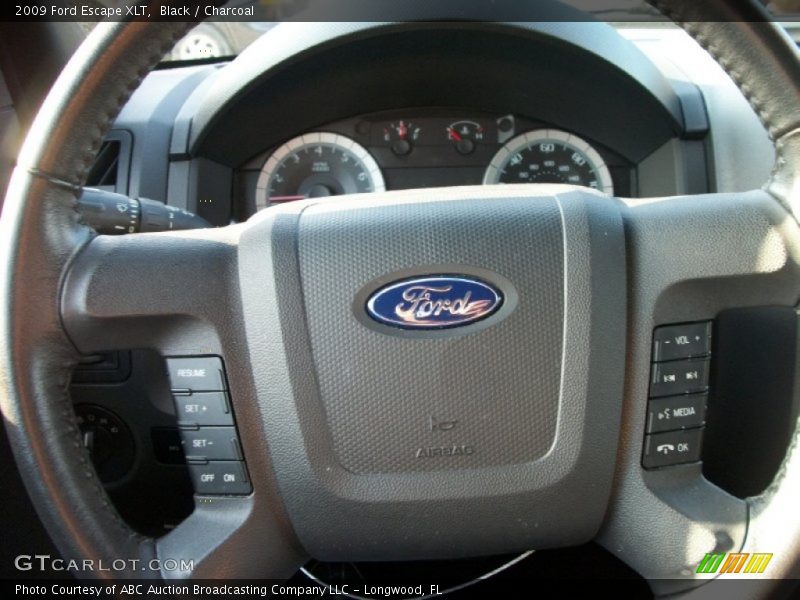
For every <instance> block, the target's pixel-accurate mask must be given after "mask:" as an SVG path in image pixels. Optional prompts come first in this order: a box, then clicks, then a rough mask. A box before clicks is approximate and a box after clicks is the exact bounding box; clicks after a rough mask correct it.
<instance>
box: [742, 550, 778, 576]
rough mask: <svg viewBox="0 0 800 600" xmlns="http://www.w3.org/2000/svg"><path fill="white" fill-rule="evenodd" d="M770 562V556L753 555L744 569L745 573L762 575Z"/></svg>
mask: <svg viewBox="0 0 800 600" xmlns="http://www.w3.org/2000/svg"><path fill="white" fill-rule="evenodd" d="M771 560H772V554H753V556H752V557H751V558H750V562H748V563H747V566H746V567H745V568H744V572H745V573H763V572H764V569H766V568H767V565H768V564H769V561H771Z"/></svg>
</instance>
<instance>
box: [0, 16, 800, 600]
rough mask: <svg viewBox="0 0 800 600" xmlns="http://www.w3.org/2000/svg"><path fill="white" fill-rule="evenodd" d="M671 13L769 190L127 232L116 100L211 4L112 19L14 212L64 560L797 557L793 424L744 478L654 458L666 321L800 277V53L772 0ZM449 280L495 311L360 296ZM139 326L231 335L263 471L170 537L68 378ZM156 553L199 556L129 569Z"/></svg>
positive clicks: (548, 196)
mask: <svg viewBox="0 0 800 600" xmlns="http://www.w3.org/2000/svg"><path fill="white" fill-rule="evenodd" d="M657 7H658V8H660V9H661V10H662V11H663V12H664V13H665V14H666V15H668V16H669V17H670V18H671V19H672V20H674V21H676V22H680V23H681V24H682V25H683V27H684V28H685V29H686V30H687V31H688V32H689V33H690V34H691V35H692V36H694V37H695V38H696V39H697V41H698V42H699V43H700V44H701V45H703V46H704V47H705V48H706V49H707V50H708V51H709V52H710V53H711V54H712V55H713V56H714V57H715V58H716V60H717V61H718V62H719V63H720V64H721V65H722V66H723V67H724V68H725V69H726V70H727V71H728V73H729V74H730V75H731V77H732V78H733V79H734V81H735V82H736V83H737V84H738V85H739V87H740V89H741V90H742V92H743V94H744V95H745V96H746V97H747V98H748V100H749V101H750V103H751V105H752V106H753V108H754V109H755V111H756V112H757V113H758V115H759V116H760V118H761V119H762V121H763V123H764V125H765V126H766V128H767V129H768V131H769V133H770V136H771V138H772V139H773V140H774V143H775V148H776V151H777V160H776V163H775V168H774V171H773V173H772V176H771V178H770V180H769V181H768V182H767V183H766V185H765V186H764V188H763V189H761V190H754V191H750V192H746V193H725V194H706V195H698V196H689V197H673V198H662V199H657V200H652V199H650V200H647V201H635V200H630V201H626V200H620V199H614V198H607V197H605V196H603V195H602V194H599V193H597V192H594V191H592V190H588V189H584V188H577V187H569V186H547V185H542V186H537V185H529V186H487V187H479V188H446V189H436V190H419V191H409V192H393V193H386V194H376V195H374V197H373V198H369V199H365V197H363V196H362V197H359V198H358V200H357V201H356V200H353V199H350V198H347V197H345V198H342V199H336V200H325V201H324V202H317V201H315V200H308V201H303V202H296V203H290V204H287V205H283V206H280V207H275V208H272V209H270V210H267V211H263V212H261V213H259V214H258V215H257V216H256V217H254V218H253V219H251V220H250V221H248V222H247V223H244V224H240V225H233V226H229V227H224V228H220V229H212V230H202V231H192V232H181V233H178V232H170V233H163V234H140V235H130V236H121V237H105V236H96V235H95V234H94V233H93V232H92V231H91V230H89V229H88V228H87V227H86V226H84V225H82V224H81V223H80V220H79V215H78V214H77V212H76V198H77V196H78V195H79V193H80V190H81V186H82V184H83V182H84V181H85V177H86V174H87V170H88V168H89V166H90V165H91V164H92V161H93V159H94V156H95V154H96V152H97V150H98V148H99V146H100V144H101V142H102V140H103V137H104V134H105V132H106V131H107V130H108V128H109V127H110V125H111V123H112V122H113V121H114V119H115V117H116V115H117V114H118V112H119V111H120V109H121V107H122V106H123V104H124V103H125V101H126V100H127V98H128V97H129V96H130V94H131V93H132V91H133V90H134V89H136V87H137V86H138V84H139V83H140V82H141V80H142V79H143V78H144V77H145V75H146V74H147V73H148V72H149V71H150V70H151V69H152V68H153V67H154V66H155V65H156V64H157V63H158V62H159V60H160V59H161V57H162V56H163V55H164V54H165V53H166V52H167V51H168V50H169V49H170V48H171V47H172V46H173V45H174V43H175V42H176V40H177V39H179V38H180V37H181V36H182V35H183V34H184V33H185V32H186V30H187V28H188V27H189V25H190V24H185V23H184V24H179V23H148V24H143V23H136V22H130V23H115V24H110V23H104V24H101V25H98V26H97V28H96V29H95V30H94V31H93V33H92V34H91V35H90V36H89V37H88V39H87V40H86V42H85V43H84V44H83V45H82V46H81V48H80V49H79V50H78V51H77V53H76V54H75V56H74V57H73V58H72V60H71V61H70V63H69V65H68V66H67V67H66V69H65V70H64V72H63V74H62V75H61V77H60V79H59V80H58V82H57V84H56V85H55V86H54V88H53V90H52V92H51V94H50V95H49V97H48V98H47V100H46V102H45V104H44V106H43V107H42V109H41V111H40V113H39V115H38V117H37V119H36V121H35V123H34V125H33V127H32V129H31V131H30V134H29V135H28V138H27V140H26V143H25V145H24V148H23V150H22V152H21V154H20V157H19V164H18V166H17V168H16V170H15V172H14V175H13V179H12V181H11V184H10V188H9V191H8V196H7V198H6V202H5V210H4V213H3V217H2V222H1V223H0V245H1V246H0V261H2V278H0V298H2V299H3V304H2V311H1V312H0V339H1V340H2V343H0V359H1V360H2V363H1V365H2V366H1V367H0V369H1V370H0V395H1V397H2V411H3V415H4V418H5V423H6V428H7V430H8V433H9V436H10V439H11V443H12V446H13V450H14V453H15V457H16V460H17V463H18V465H19V468H20V471H21V473H22V474H23V476H24V479H25V482H26V485H27V487H28V492H29V494H30V497H31V499H32V502H33V503H34V505H35V507H36V509H37V511H38V513H39V516H40V517H41V519H42V521H43V522H44V524H45V525H46V527H47V529H48V531H49V533H50V535H51V536H52V538H53V540H54V541H55V543H56V544H57V546H58V548H59V550H60V551H61V552H62V553H63V555H64V557H66V558H70V559H76V560H83V559H95V560H97V559H102V560H104V561H105V562H106V563H111V562H112V561H114V560H115V559H120V558H122V559H129V560H133V559H136V560H139V561H141V562H139V563H133V562H129V563H126V567H125V568H124V569H120V570H116V571H113V572H100V573H96V575H99V576H113V577H119V578H124V577H129V578H142V577H157V578H164V579H176V578H181V579H186V578H218V577H226V578H285V577H288V576H290V575H292V574H293V573H294V572H295V571H296V569H297V568H298V567H299V566H300V565H302V564H303V562H304V561H305V560H306V559H307V557H308V556H310V555H313V556H314V557H316V558H320V559H323V560H325V559H333V560H359V559H386V560H389V559H407V558H416V559H420V558H441V557H455V556H466V555H480V554H490V553H500V552H510V551H514V550H526V549H529V548H533V547H556V546H565V545H571V544H579V543H583V542H586V541H589V540H592V539H597V540H598V541H599V542H600V543H602V544H603V545H605V546H606V547H607V548H608V549H609V550H610V551H611V552H613V553H615V554H616V555H618V556H619V557H620V558H622V559H623V560H625V561H626V562H627V563H628V564H630V565H631V566H632V567H634V568H635V569H636V570H637V571H639V573H641V574H642V575H643V576H644V577H646V578H647V579H648V580H649V581H650V583H651V586H652V587H653V589H654V590H655V591H656V592H657V593H667V592H686V593H687V594H691V593H693V592H692V591H691V590H693V589H694V592H697V591H702V590H709V589H713V586H714V585H716V582H711V583H708V584H706V585H705V586H703V587H697V585H698V583H701V582H700V581H698V579H697V578H698V577H701V576H699V575H696V573H695V570H696V566H697V565H698V563H699V562H700V561H701V560H702V558H703V556H704V555H705V553H708V552H729V551H733V552H736V551H742V552H748V553H759V552H764V553H772V554H773V559H772V561H771V563H770V565H769V578H765V579H761V580H758V581H754V582H752V584H753V587H752V588H748V591H749V593H752V594H753V595H754V596H765V595H767V594H769V593H771V592H772V591H774V589H775V586H776V585H777V582H778V580H780V579H781V578H788V577H791V576H792V575H796V574H797V571H796V568H797V564H798V561H799V560H800V512H798V511H797V499H798V498H800V453H798V451H797V448H796V444H797V439H798V437H797V434H795V436H794V438H793V442H792V444H791V447H790V448H788V451H787V455H786V458H785V460H784V462H783V465H782V467H781V469H780V471H779V473H778V474H777V476H776V477H775V480H774V482H773V483H772V485H771V486H769V488H768V489H767V490H766V491H765V492H764V493H763V494H762V495H760V496H758V497H755V498H749V499H747V500H746V501H745V500H739V499H737V498H734V497H732V496H729V495H728V494H726V493H725V492H723V491H722V490H720V489H719V488H717V487H716V486H714V485H712V484H710V483H709V482H708V481H706V480H705V479H704V478H703V476H702V473H701V468H700V466H699V464H698V463H692V464H685V465H680V466H673V467H669V468H663V469H655V470H645V469H643V467H642V463H641V460H642V444H643V439H644V435H645V432H644V427H645V421H646V419H645V412H646V399H647V396H648V383H649V374H650V348H651V342H652V332H653V328H654V326H656V325H658V324H662V323H676V322H684V321H700V320H703V319H712V318H713V317H714V315H715V314H716V313H717V312H718V311H719V310H721V309H723V308H727V307H729V306H730V304H731V303H732V302H735V305H736V306H758V305H763V304H776V303H777V304H783V305H786V306H794V305H795V304H796V302H797V300H798V298H800V227H798V223H797V215H798V213H797V210H798V206H800V204H799V203H800V198H799V197H798V191H797V188H798V182H800V173H799V172H798V168H800V142H799V141H798V138H799V137H800V136H798V132H800V101H798V98H800V61H798V56H797V51H796V49H795V47H794V44H793V43H792V41H791V40H790V39H789V38H788V37H787V36H786V35H785V34H784V33H783V32H782V30H781V29H780V28H779V27H777V26H776V25H774V24H772V23H769V22H766V21H767V20H768V19H767V16H766V14H765V13H764V12H763V10H762V9H761V8H760V7H759V6H758V5H757V3H755V2H750V3H747V2H739V3H729V2H725V1H723V0H703V1H702V2H701V1H698V2H685V3H684V2H674V1H667V0H663V1H660V2H658V3H657ZM455 274H458V275H459V276H462V277H465V278H467V279H468V280H469V281H468V283H469V282H471V285H472V286H473V287H471V288H469V291H470V292H471V293H472V292H474V293H475V294H477V293H478V291H477V288H475V285H476V283H475V282H483V284H485V285H486V286H487V287H488V288H491V289H492V290H494V292H496V293H497V298H496V299H502V303H501V304H499V303H498V306H499V308H498V310H496V312H494V313H493V314H491V315H490V316H488V317H487V318H485V319H482V320H477V319H476V320H474V321H470V322H463V321H464V320H463V319H462V322H459V323H458V324H459V325H463V327H449V326H448V327H446V328H433V329H432V328H427V327H421V328H418V329H414V328H411V329H398V328H396V327H393V326H391V325H386V324H383V325H382V324H380V323H377V322H375V320H374V319H371V318H370V317H369V316H368V315H367V313H366V310H367V304H370V303H371V302H372V300H374V299H375V298H376V296H377V295H380V294H382V293H386V291H387V290H390V288H391V287H392V285H393V284H394V283H396V282H404V281H408V280H409V279H413V278H418V277H427V278H430V277H432V276H435V275H439V276H442V277H450V278H451V279H452V276H453V275H455ZM687 282H693V283H705V284H708V285H704V286H701V285H684V284H686V283H687ZM421 285H423V287H424V285H428V286H430V285H431V284H430V282H429V283H428V284H421ZM701 289H702V293H700V292H699V291H698V290H701ZM470 297H471V296H470ZM476 297H477V296H476ZM406 299H407V298H406ZM452 300H453V299H452V298H451V299H450V301H452ZM458 300H459V301H460V302H462V304H461V305H460V306H461V309H465V306H466V305H468V304H469V305H470V307H471V309H472V308H475V307H474V306H472V303H471V302H470V301H469V297H467V296H464V297H461V298H460V299H458ZM487 302H488V301H487ZM372 306H373V307H374V304H373V305H372ZM440 306H442V305H441V304H440ZM447 306H448V307H449V308H447V310H446V311H445V312H447V311H450V313H449V314H450V315H451V316H456V315H457V314H458V310H457V308H458V305H456V304H452V303H451V304H449V305H447ZM479 308H485V305H481V307H479ZM471 309H470V310H471ZM476 310H477V309H476ZM136 347H148V348H155V349H158V350H159V351H160V352H161V353H162V354H163V355H165V356H168V357H187V356H188V357H198V356H213V357H219V359H217V358H215V359H214V360H219V362H218V363H216V364H219V365H224V369H225V373H226V378H227V382H228V386H229V391H230V398H231V402H232V406H233V409H234V413H235V415H236V422H237V424H238V428H239V436H240V439H241V446H242V450H243V455H244V458H245V459H246V473H247V474H249V479H248V480H247V483H248V486H251V487H252V492H251V493H246V494H242V495H206V496H200V497H198V501H197V505H196V509H195V511H194V512H193V514H192V515H191V516H190V517H189V518H188V519H187V520H186V521H184V522H183V523H182V524H181V525H179V526H178V527H177V528H176V529H175V530H174V531H172V532H170V533H169V534H168V535H166V536H164V537H162V538H159V539H151V538H147V537H143V536H141V535H138V534H136V533H135V532H134V531H132V530H131V528H130V527H129V526H128V525H127V524H126V523H125V522H124V521H123V520H122V519H121V518H120V517H119V516H118V514H117V512H116V511H115V509H114V507H113V506H112V505H111V503H110V501H109V499H108V496H107V495H106V493H105V491H104V489H103V486H102V485H101V483H100V481H99V480H98V477H97V475H96V474H95V472H94V470H93V468H92V465H91V462H90V459H89V456H88V454H87V452H86V450H85V449H84V448H83V446H82V444H81V438H80V435H79V430H78V427H77V424H76V419H75V415H74V413H73V409H72V405H71V403H70V399H69V395H68V384H69V379H70V372H71V369H72V368H73V367H74V366H75V365H76V362H77V358H78V356H79V354H90V353H94V352H99V351H104V350H109V349H117V348H136ZM443 423H446V424H448V427H444V426H442V424H443ZM456 423H457V425H458V428H457V430H455V431H456V432H457V433H458V436H457V437H454V436H455V433H453V429H452V427H453V426H455V425H454V424H456ZM152 559H159V560H161V561H164V560H167V559H173V560H179V561H182V562H181V563H180V564H181V565H182V566H181V567H180V568H177V569H173V570H167V569H163V570H157V569H156V570H150V569H148V570H145V571H142V570H140V568H138V567H137V566H135V565H141V564H149V561H150V560H152Z"/></svg>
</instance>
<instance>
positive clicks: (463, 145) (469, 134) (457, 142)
mask: <svg viewBox="0 0 800 600" xmlns="http://www.w3.org/2000/svg"><path fill="white" fill-rule="evenodd" d="M485 135H486V130H485V129H484V127H483V126H482V125H481V124H480V123H476V122H475V121H456V122H454V123H450V125H448V126H447V139H448V140H450V141H451V142H453V145H454V147H455V149H456V151H457V152H458V153H459V154H470V153H472V151H473V150H475V146H476V145H477V143H478V142H480V141H482V140H483V138H484V136H485Z"/></svg>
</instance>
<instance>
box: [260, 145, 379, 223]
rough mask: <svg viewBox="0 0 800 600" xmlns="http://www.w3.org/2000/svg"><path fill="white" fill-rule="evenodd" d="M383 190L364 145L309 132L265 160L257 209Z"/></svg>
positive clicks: (375, 165) (374, 166)
mask: <svg viewBox="0 0 800 600" xmlns="http://www.w3.org/2000/svg"><path fill="white" fill-rule="evenodd" d="M384 189H385V186H384V183H383V176H382V175H381V171H380V169H379V168H378V165H377V163H376V162H375V159H373V158H372V156H371V155H370V154H369V152H367V151H366V149H364V147H363V146H360V145H359V144H357V143H356V142H354V141H353V140H351V139H350V138H347V137H345V136H343V135H338V134H336V133H325V132H321V133H307V134H305V135H301V136H298V137H296V138H293V139H291V140H289V141H288V142H286V143H285V144H283V145H282V146H280V147H279V148H278V149H277V150H275V152H273V153H272V155H271V156H270V157H269V158H268V159H267V161H266V162H265V163H264V166H263V168H262V169H261V174H260V175H259V178H258V183H257V184H256V208H257V209H258V210H261V209H262V208H266V207H267V206H269V205H270V204H276V203H280V202H291V201H293V200H302V199H304V198H320V197H325V196H339V195H342V194H361V193H367V192H382V191H384Z"/></svg>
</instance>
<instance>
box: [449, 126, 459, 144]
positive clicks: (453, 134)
mask: <svg viewBox="0 0 800 600" xmlns="http://www.w3.org/2000/svg"><path fill="white" fill-rule="evenodd" d="M447 133H449V134H450V139H451V140H455V141H456V142H460V141H461V136H460V135H458V132H457V131H456V130H455V129H453V128H452V127H448V128H447Z"/></svg>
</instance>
